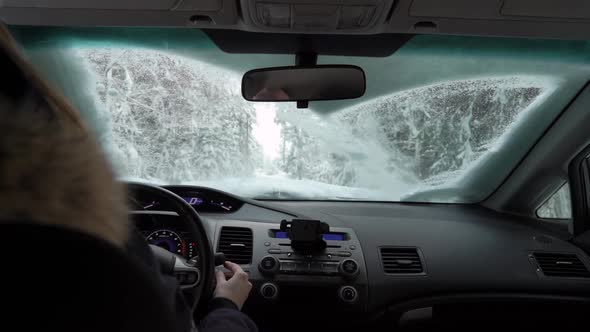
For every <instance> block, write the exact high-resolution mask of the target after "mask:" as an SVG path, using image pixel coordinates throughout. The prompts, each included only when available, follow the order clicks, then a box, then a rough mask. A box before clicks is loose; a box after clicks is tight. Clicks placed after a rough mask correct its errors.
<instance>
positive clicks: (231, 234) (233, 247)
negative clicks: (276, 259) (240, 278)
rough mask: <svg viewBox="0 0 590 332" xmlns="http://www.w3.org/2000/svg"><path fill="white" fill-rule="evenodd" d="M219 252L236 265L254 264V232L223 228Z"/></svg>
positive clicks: (245, 229)
mask: <svg viewBox="0 0 590 332" xmlns="http://www.w3.org/2000/svg"><path fill="white" fill-rule="evenodd" d="M217 252H223V253H224V254H225V259H226V260H228V261H231V262H234V263H236V264H250V263H252V230H251V229H249V228H244V227H222V228H221V234H220V235H219V243H218V244H217Z"/></svg>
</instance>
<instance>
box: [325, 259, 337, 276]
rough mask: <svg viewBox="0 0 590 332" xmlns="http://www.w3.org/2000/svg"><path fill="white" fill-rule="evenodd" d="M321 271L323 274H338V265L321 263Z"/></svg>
mask: <svg viewBox="0 0 590 332" xmlns="http://www.w3.org/2000/svg"><path fill="white" fill-rule="evenodd" d="M322 271H323V272H324V273H329V274H332V273H338V263H332V262H324V263H322Z"/></svg>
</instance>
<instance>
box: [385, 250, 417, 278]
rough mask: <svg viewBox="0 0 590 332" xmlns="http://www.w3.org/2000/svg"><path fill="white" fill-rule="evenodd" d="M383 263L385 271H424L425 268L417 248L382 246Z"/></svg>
mask: <svg viewBox="0 0 590 332" xmlns="http://www.w3.org/2000/svg"><path fill="white" fill-rule="evenodd" d="M381 264H382V265H383V271H385V273H392V274H394V273H395V274H397V273H412V274H418V273H423V272H424V268H423V266H422V261H421V259H420V255H419V254H418V249H416V248H381Z"/></svg>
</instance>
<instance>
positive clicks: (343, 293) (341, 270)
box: [217, 221, 368, 312]
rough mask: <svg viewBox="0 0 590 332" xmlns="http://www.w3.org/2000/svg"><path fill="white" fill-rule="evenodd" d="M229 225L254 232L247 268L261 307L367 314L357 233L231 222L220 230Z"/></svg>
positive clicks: (256, 300)
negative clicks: (330, 310)
mask: <svg viewBox="0 0 590 332" xmlns="http://www.w3.org/2000/svg"><path fill="white" fill-rule="evenodd" d="M225 225H227V226H230V227H236V226H237V225H239V227H248V228H250V229H251V230H252V234H253V246H252V247H253V255H252V263H251V264H250V265H246V266H244V265H243V268H244V270H245V271H247V272H248V273H249V274H250V280H251V282H252V284H253V285H254V288H253V290H252V295H251V298H252V301H253V302H255V303H256V304H257V305H258V304H268V305H270V306H276V305H280V307H282V308H283V307H284V306H289V305H293V306H298V307H299V308H301V305H305V306H306V307H307V308H311V307H318V308H320V309H321V310H326V308H332V309H336V308H338V310H348V311H356V312H362V311H365V310H366V303H367V294H368V291H367V271H366V266H365V261H364V258H363V253H362V248H361V246H360V243H359V241H358V239H357V237H356V234H355V233H354V231H353V230H352V229H350V228H341V227H328V228H327V229H326V228H324V229H323V231H321V232H319V231H317V230H314V227H313V225H311V224H307V225H304V224H303V223H301V224H299V225H300V226H301V227H300V230H301V231H302V232H299V233H296V232H294V230H296V229H290V228H287V229H286V228H285V227H281V226H279V225H278V224H270V223H258V222H252V223H250V222H239V223H236V221H232V222H231V223H227V224H225V223H224V222H220V223H218V225H217V227H218V230H219V229H221V228H222V227H224V226H225ZM319 225H320V224H318V223H315V226H318V227H319ZM283 226H284V225H283ZM307 226H309V227H307ZM293 227H296V226H293ZM306 227H307V228H306ZM306 231H307V233H305V232H306ZM217 233H219V232H217ZM293 233H295V234H293ZM298 234H299V235H300V236H299V237H298ZM301 235H303V236H301ZM306 239H307V240H308V241H307V242H306V241H305V240H306ZM301 240H303V243H302V242H301ZM312 242H313V243H312ZM295 243H297V244H295Z"/></svg>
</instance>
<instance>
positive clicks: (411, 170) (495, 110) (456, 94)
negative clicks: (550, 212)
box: [81, 48, 543, 200]
mask: <svg viewBox="0 0 590 332" xmlns="http://www.w3.org/2000/svg"><path fill="white" fill-rule="evenodd" d="M81 52H82V54H81V55H82V56H83V58H84V59H85V62H86V63H85V65H86V66H88V68H89V69H90V71H91V72H92V73H94V78H95V88H96V95H97V96H98V99H99V101H100V103H101V104H102V105H104V109H105V110H106V112H105V114H102V115H103V116H104V119H105V121H107V124H108V125H107V126H106V127H107V128H108V129H107V131H106V132H104V133H102V135H101V140H103V142H104V143H105V145H106V146H107V151H108V153H109V154H110V155H111V159H112V160H113V163H114V164H115V166H116V169H117V170H118V172H119V173H120V174H121V175H122V176H124V177H126V178H134V179H145V180H148V181H154V182H160V183H196V184H215V183H218V184H219V187H220V189H226V190H227V189H229V188H227V184H228V183H230V182H231V181H233V182H232V183H233V184H234V187H235V188H232V189H236V190H238V192H237V193H238V194H239V193H242V194H248V195H250V196H257V197H261V196H264V195H265V194H266V195H271V194H272V195H274V194H277V193H278V192H284V193H286V195H287V196H286V197H295V198H297V197H301V198H303V197H308V198H313V197H309V195H313V194H314V193H315V194H316V195H319V196H321V195H323V196H324V197H321V198H334V197H336V198H337V197H346V198H359V199H377V198H378V199H380V200H399V199H400V198H401V197H403V195H404V194H407V193H408V192H411V191H413V190H416V189H418V188H422V187H429V186H436V185H440V184H444V183H445V182H446V181H449V180H450V179H454V178H457V177H459V176H461V174H462V172H463V171H464V170H465V169H466V167H467V166H468V165H469V164H471V163H472V162H474V161H475V160H477V159H478V158H479V157H481V156H482V155H483V154H485V153H486V151H488V150H489V149H490V148H491V147H492V146H493V144H494V143H495V141H496V140H497V139H498V138H499V137H500V136H501V135H502V134H503V133H504V132H506V130H507V128H508V127H509V126H510V125H511V124H512V123H513V122H514V121H515V119H516V118H517V117H518V115H519V113H520V112H521V111H523V110H525V109H526V108H527V106H529V105H530V104H531V103H532V102H533V101H534V100H535V98H537V97H538V96H539V95H540V94H541V93H542V92H543V91H542V89H543V87H542V86H540V85H535V83H534V81H532V82H531V81H526V80H521V79H518V78H485V79H483V78H482V79H477V80H464V81H456V82H441V83H438V84H434V85H430V86H425V87H419V88H415V89H411V90H406V91H401V92H396V93H393V94H390V95H387V96H382V97H379V98H376V99H373V100H371V101H368V102H365V103H362V104H358V105H353V106H350V107H347V108H344V109H342V110H340V111H338V112H334V113H331V114H319V113H316V112H314V111H313V103H312V108H311V109H307V110H296V109H295V106H294V105H290V104H287V103H282V104H279V103H277V104H268V103H267V104H266V105H265V106H261V104H260V103H250V102H247V101H245V100H244V99H243V98H242V96H241V93H240V79H241V76H240V74H239V73H234V72H231V71H228V70H224V69H223V68H219V67H215V66H211V65H209V64H207V63H204V62H199V61H197V60H194V59H187V58H183V57H179V56H175V55H172V54H167V53H162V52H154V51H150V50H144V49H122V48H91V49H84V50H82V51H81ZM262 115H264V116H266V117H268V116H271V117H272V121H271V123H270V124H269V123H268V121H267V122H265V123H264V124H261V123H262V122H261V117H262ZM271 132H276V133H277V135H270V134H269V133H271ZM253 179H258V180H259V181H258V182H261V181H266V185H265V186H263V187H264V188H262V189H261V190H260V191H259V192H246V190H245V189H243V187H244V185H245V184H246V183H252V181H253ZM228 181H229V182H228ZM223 184H226V186H225V187H224V185H223ZM312 187H313V188H315V189H317V188H324V189H325V190H323V191H322V190H319V191H318V190H316V191H314V190H311V188H312ZM240 188H242V189H243V190H242V191H241V192H240ZM290 189H292V190H290ZM306 195H307V196H306Z"/></svg>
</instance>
